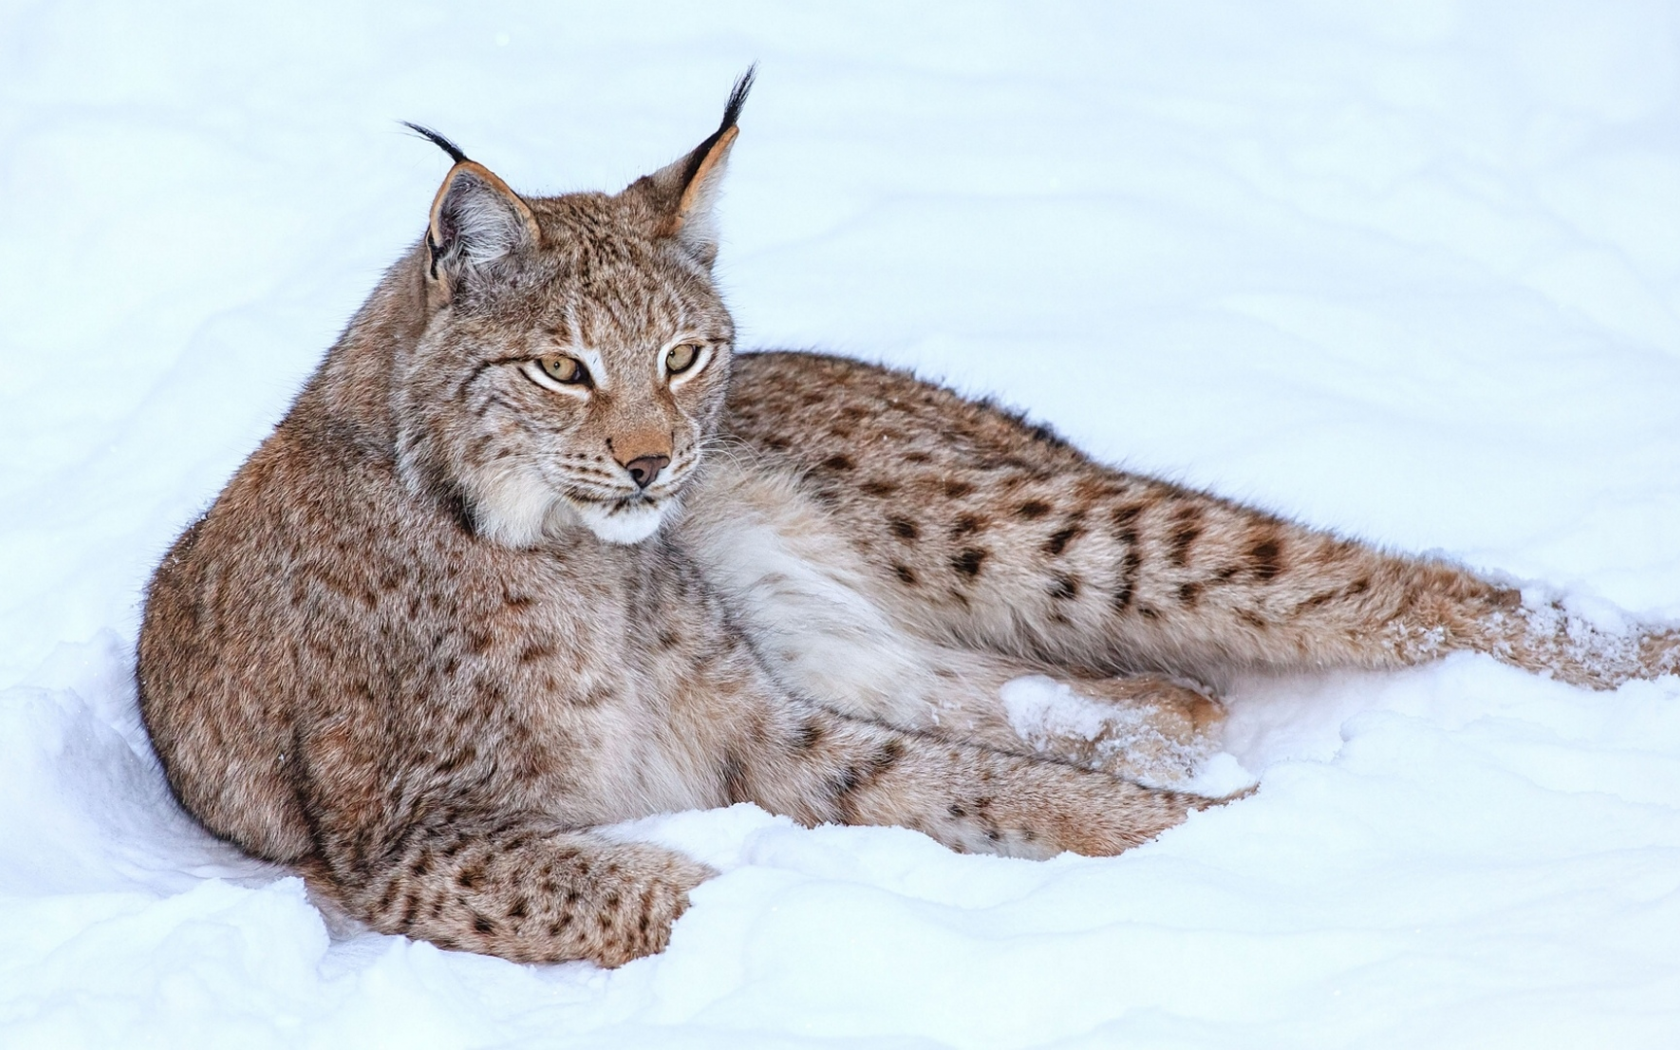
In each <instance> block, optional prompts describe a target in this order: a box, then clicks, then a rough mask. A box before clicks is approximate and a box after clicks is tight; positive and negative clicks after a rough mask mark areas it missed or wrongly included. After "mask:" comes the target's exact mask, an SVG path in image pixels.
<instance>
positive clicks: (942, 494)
mask: <svg viewBox="0 0 1680 1050" xmlns="http://www.w3.org/2000/svg"><path fill="white" fill-rule="evenodd" d="M744 97H745V84H743V85H741V86H740V87H738V89H737V92H736V94H735V95H734V96H732V99H731V103H730V106H729V109H728V112H727V114H726V116H725V119H724V122H723V124H722V125H721V126H720V127H719V129H718V130H717V131H716V132H714V133H713V135H711V136H710V137H709V138H707V139H706V140H705V141H704V142H703V143H702V144H701V145H700V146H699V147H698V148H697V149H695V150H693V151H691V152H690V153H689V154H687V155H685V156H684V157H683V158H681V159H679V160H678V161H676V162H675V163H674V164H672V165H670V166H668V167H667V168H664V169H661V170H660V171H658V172H655V173H654V174H652V175H650V176H648V177H646V178H643V179H640V180H638V181H636V182H635V183H633V184H632V185H631V186H629V187H628V188H626V189H625V190H624V191H622V192H620V193H618V194H615V195H607V194H600V193H576V194H568V195H564V196H559V197H550V198H527V197H521V196H519V195H518V194H516V193H514V192H513V191H512V190H511V189H509V188H508V187H507V186H506V185H505V184H504V183H503V182H502V181H501V180H500V179H499V178H497V177H496V176H495V175H494V174H493V173H492V172H490V171H489V170H488V169H487V168H484V167H483V166H482V165H479V164H477V163H476V162H474V161H472V160H470V159H468V158H467V156H466V154H465V153H463V152H462V151H460V150H459V149H458V148H457V147H455V146H454V145H453V144H452V143H448V142H447V140H441V142H440V144H442V145H445V146H446V148H447V150H448V151H449V152H450V154H451V160H452V161H453V162H454V166H453V167H452V168H451V170H450V172H449V175H448V176H447V178H446V179H445V180H444V183H443V185H442V187H441V188H440V189H439V191H438V194H437V196H436V198H435V199H434V201H433V206H432V210H431V214H430V217H429V221H428V223H427V229H426V232H425V234H424V236H423V237H422V238H421V239H420V240H419V242H418V243H416V244H415V245H414V247H413V248H412V249H411V250H409V251H408V252H407V253H406V254H405V255H404V256H403V257H402V258H401V259H399V260H398V262H397V263H396V265H395V266H393V267H392V268H391V270H390V271H389V272H388V273H387V274H386V275H385V278H384V279H383V280H382V281H381V282H380V284H379V286H378V287H377V288H376V289H375V290H374V292H373V294H372V296H371V297H370V298H369V299H368V301H367V303H366V304H365V305H364V306H363V307H362V309H361V310H360V311H359V312H358V313H357V315H356V316H355V318H354V319H353V320H352V322H351V323H350V325H349V327H348V329H347V330H346V332H345V333H344V335H343V336H342V337H341V338H340V340H339V341H338V342H337V344H336V345H335V346H334V347H333V348H332V349H331V351H330V352H329V353H328V354H327V357H326V359H325V360H324V361H323V363H322V364H321V366H320V368H319V369H318V370H317V371H316V372H315V374H314V375H313V376H312V377H311V379H310V380H309V382H308V384H307V385H306V386H305V388H304V390H303V391H302V393H301V394H300V395H299V397H298V399H297V401H296V402H295V404H294V405H293V406H292V409H291V411H290V412H289V413H288V414H287V416H286V418H285V419H284V420H283V421H282V422H281V423H280V425H279V426H278V427H277V428H276V429H275V431H274V433H273V434H272V435H271V436H270V437H269V438H268V439H267V440H266V441H264V442H263V444H262V446H261V447H260V448H259V449H258V450H257V451H256V452H255V453H254V454H253V455H252V456H251V458H250V459H249V460H248V461H247V462H246V463H245V464H244V466H243V467H241V468H240V470H239V472H238V473H237V474H236V475H235V477H234V478H233V479H232V481H230V482H229V483H228V485H227V487H226V488H225V489H224V490H223V492H222V493H221V495H220V496H219V497H218V499H217V500H216V502H215V504H214V505H213V506H212V507H211V509H210V510H209V512H208V513H207V514H206V515H205V516H204V517H203V519H202V520H200V521H198V522H197V523H195V524H193V525H192V526H191V527H190V528H189V529H187V530H186V532H185V533H184V534H183V535H182V536H181V538H180V539H179V540H178V541H177V542H176V544H175V546H174V547H173V549H171V550H170V552H169V553H168V555H167V556H166V557H165V558H164V560H163V563H162V564H161V565H160V566H159V568H158V570H157V573H156V575H155V576H154V578H153V580H152V583H151V586H150V587H149V589H148V593H147V598H146V607H145V616H144V624H143V627H142V631H141V636H140V646H139V669H138V676H139V686H140V698H141V710H142V713H143V715H144V717H145V720H146V724H147V726H148V728H149V730H150V732H151V735H152V740H153V742H154V743H155V745H156V748H157V751H158V754H159V756H160V757H161V758H162V760H163V763H164V767H165V769H166V770H167V772H168V776H169V781H170V784H171V786H172V787H173V789H174V791H175V793H176V795H177V797H178V798H179V799H180V800H181V802H182V803H183V804H184V805H185V806H186V808H187V809H189V810H190V811H191V812H192V813H193V814H195V815H196V816H197V817H198V819H199V820H201V821H202V822H203V823H204V824H205V826H207V827H208V828H210V829H211V830H212V831H214V832H215V833H217V834H219V835H221V836H223V837H225V838H227V839H228V840H230V841H232V842H235V843H237V844H238V845H240V846H242V847H243V848H245V849H247V850H249V851H251V852H252V853H255V854H257V855H259V856H263V857H267V858H269V859H272V860H275V861H278V862H282V863H285V864H290V865H293V866H295V867H296V868H297V869H298V870H300V871H302V872H304V873H305V875H306V876H307V877H308V878H309V879H310V881H311V883H312V885H313V886H314V887H315V888H316V889H317V890H318V891H319V892H320V893H321V894H323V895H325V896H326V897H327V898H329V899H330V900H332V901H334V902H335V903H336V904H337V905H338V906H340V907H342V908H343V909H344V910H345V911H347V912H348V913H350V914H351V915H353V916H356V917H358V918H360V919H361V920H363V921H365V922H366V923H368V924H370V925H371V926H372V927H374V928H375V929H379V930H384V931H388V932H392V933H403V934H407V935H410V936H415V937H421V938H426V939H428V940H431V941H433V942H435V943H437V944H440V945H443V946H445V947H450V948H460V949H466V950H471V951H479V952H488V953H493V954H497V955H502V956H505V957H507V958H510V959H517V960H557V959H592V960H595V961H597V962H599V963H602V964H604V965H616V964H619V963H622V962H624V961H626V960H628V959H631V958H635V957H637V956H639V955H643V954H646V953H648V952H653V951H658V950H660V948H662V947H663V946H664V945H665V943H666V941H667V939H668V937H669V935H670V928H671V923H672V922H673V920H674V919H675V918H676V917H677V916H678V915H679V914H680V913H681V911H682V910H683V908H684V907H685V906H686V903H687V900H688V891H689V890H690V889H692V888H693V887H694V886H695V885H696V884H697V883H699V882H700V881H701V880H703V879H704V878H706V877H707V875H708V874H709V873H708V871H707V870H706V869H705V868H704V867H703V866H702V865H700V864H697V863H695V862H694V861H692V860H690V859H688V858H686V857H683V856H681V855H679V854H677V853H674V852H672V851H669V850H666V849H663V848H659V847H654V846H649V845H641V844H631V843H625V842H622V841H619V840H617V839H614V838H612V837H609V836H606V835H603V834H601V833H600V831H599V829H600V828H601V827H602V826H603V825H608V824H612V823H615V822H619V821H623V820H627V819H631V818H636V817H641V816H645V815H648V814H652V813H659V812H665V811H671V810H679V809H687V808H694V807H707V806H720V805H726V804H729V803H734V802H744V801H745V802H753V803H756V804H758V805H761V806H763V807H765V808H767V809H769V810H771V811H773V812H776V813H783V814H787V815H788V816H790V817H792V818H793V819H795V820H798V821H801V822H803V823H806V824H817V823H822V822H844V823H854V824H900V825H904V826H908V827H912V828H917V829H919V830H921V831H923V832H925V833H927V834H928V835H930V836H933V837H934V838H936V839H937V840H939V841H940V842H943V843H945V844H947V845H948V846H951V847H952V848H955V849H963V850H975V851H985V852H992V853H1004V854H1010V855H1018V856H1029V857H1044V856H1049V855H1052V854H1055V853H1057V852H1060V851H1063V850H1075V851H1079V852H1084V853H1090V854H1110V853H1116V852H1119V851H1120V850H1123V849H1125V848H1127V847H1128V846H1131V845H1133V844H1135V843H1138V842H1141V841H1144V840H1146V839H1148V838H1149V837H1151V836H1153V835H1155V834H1157V833H1159V832H1160V831H1161V830H1163V829H1165V828H1167V827H1170V826H1172V825H1173V824H1175V823H1177V822H1178V821H1180V820H1182V819H1183V818H1184V816H1185V815H1186V814H1187V813H1188V812H1189V811H1191V810H1193V809H1196V808H1199V807H1202V806H1206V805H1209V804H1210V800H1207V799H1201V798H1197V797H1195V796H1191V795H1186V794H1182V793H1178V792H1174V791H1170V790H1158V789H1151V788H1148V787H1144V786H1141V785H1140V784H1139V783H1137V782H1135V780H1134V779H1129V778H1136V777H1140V776H1152V777H1157V778H1159V777H1161V776H1162V775H1163V773H1167V774H1170V773H1173V772H1182V771H1183V766H1184V763H1185V761H1186V759H1185V756H1186V755H1190V754H1193V753H1194V751H1195V747H1196V745H1197V744H1198V742H1203V741H1206V740H1208V739H1209V738H1210V736H1211V734H1212V733H1213V732H1214V731H1215V729H1216V727H1217V723H1218V719H1219V708H1218V705H1217V704H1216V703H1215V702H1214V701H1212V700H1210V699H1209V698H1208V697H1207V696H1205V695H1203V692H1202V691H1201V690H1199V689H1197V688H1194V687H1192V686H1189V685H1186V684H1185V683H1184V681H1183V680H1182V679H1181V678H1175V677H1171V676H1163V675H1149V674H1143V675H1135V676H1130V677H1127V676H1126V675H1131V674H1132V673H1133V672H1140V671H1167V672H1174V673H1177V674H1183V673H1193V674H1198V675H1201V676H1202V677H1204V678H1211V677H1213V676H1215V675H1216V674H1217V673H1218V672H1219V671H1220V670H1221V669H1230V668H1243V667H1303V666H1319V665H1326V664H1358V665H1363V666H1398V665H1402V664H1407V663H1413V662H1417V661H1419V660H1423V659H1429V658H1432V657H1434V656H1437V655H1439V654H1441V653H1444V652H1448V651H1451V650H1454V649H1461V648H1475V649H1483V650H1487V651H1490V652H1493V653H1495V654H1496V655H1498V656H1500V657H1501V658H1504V659H1508V660H1511V661H1513V662H1516V663H1518V664H1520V665H1522V666H1526V667H1530V668H1533V669H1537V670H1544V671H1548V672H1550V673H1554V674H1557V675H1559V676H1560V677H1564V678H1567V679H1569V680H1572V681H1584V682H1587V683H1589V684H1593V685H1606V684H1612V683H1613V682H1615V681H1617V680H1620V678H1622V677H1626V676H1627V675H1629V674H1639V673H1648V672H1649V671H1650V670H1651V669H1652V668H1654V667H1657V666H1659V665H1660V666H1662V667H1665V668H1666V667H1668V666H1670V664H1669V663H1662V661H1664V660H1669V659H1670V658H1669V657H1668V656H1667V655H1666V654H1667V652H1668V650H1667V649H1665V648H1664V645H1666V642H1664V641H1662V639H1661V638H1658V637H1657V636H1651V637H1650V638H1647V639H1646V640H1645V641H1643V642H1639V643H1637V644H1632V647H1631V648H1628V647H1627V646H1626V645H1624V646H1623V647H1622V648H1617V647H1616V645H1617V644H1620V643H1616V644H1612V643H1611V642H1610V641H1608V640H1606V639H1603V638H1601V637H1598V636H1590V635H1583V634H1581V632H1580V630H1579V629H1578V625H1574V624H1572V623H1569V622H1567V620H1566V618H1558V616H1561V614H1558V616H1554V619H1553V620H1547V619H1546V618H1545V615H1546V614H1547V611H1546V610H1538V611H1536V610H1525V609H1524V608H1523V607H1522V606H1521V605H1520V603H1519V602H1518V600H1517V595H1516V594H1515V593H1514V592H1512V591H1510V590H1509V589H1506V588H1502V587H1498V586H1495V585H1492V584H1489V583H1486V582H1484V581H1481V580H1479V579H1477V578H1475V577H1474V576H1471V575H1469V574H1467V573H1465V572H1463V571H1461V570H1458V569H1456V568H1453V567H1451V566H1447V565H1443V564H1439V563H1435V562H1424V561H1417V560H1412V559H1406V558H1399V557H1394V556H1391V555H1387V554H1383V553H1381V552H1378V551H1374V550H1371V549H1370V548H1368V547H1364V546H1361V545H1359V544H1355V543H1351V542H1348V541H1345V540H1341V539H1337V538H1335V537H1333V536H1329V535H1326V534H1323V533H1319V532H1314V531H1311V530H1308V529H1305V528H1303V527H1301V526H1298V525H1295V524H1292V523H1289V522H1286V521H1283V520H1280V519H1278V518H1276V517H1273V516H1270V515H1267V514H1264V513H1260V512H1257V511H1254V510H1251V509H1247V508H1243V507H1239V506H1236V505H1234V504H1231V503H1229V502H1226V501H1223V500H1219V499H1217V498H1214V497H1211V496H1207V495H1204V494H1201V493H1196V492H1191V491H1187V490H1184V489H1181V488H1177V487H1174V486H1170V485H1166V484H1164V483H1161V482H1158V481H1153V480H1150V479H1146V478H1138V477H1134V476H1130V475H1126V474H1121V473H1117V472H1114V471H1112V470H1109V469H1107V468H1104V467H1102V466H1100V465H1098V464H1094V463H1092V462H1091V461H1090V460H1089V459H1088V458H1086V457H1085V456H1083V455H1082V454H1080V453H1079V452H1078V451H1077V450H1075V449H1073V448H1071V447H1070V446H1068V445H1067V444H1066V443H1065V442H1063V441H1061V440H1060V439H1059V438H1057V437H1056V436H1055V435H1054V434H1053V433H1051V432H1049V431H1048V430H1046V429H1045V428H1042V427H1037V426H1033V425H1031V424H1028V423H1026V422H1024V421H1022V420H1021V419H1019V418H1017V417H1014V416H1012V415H1010V414H1008V413H1005V412H1002V411H999V410H998V409H996V408H994V407H992V406H990V405H987V404H984V403H975V402H970V401H965V400H962V399H961V398H958V397H957V396H955V395H953V394H951V393H949V392H947V391H944V390H941V389H939V388H937V387H934V386H930V385H928V384H925V383H921V382H919V381H917V380H915V379H914V378H912V377H910V376H908V375H905V374H903V373H899V372H893V371H889V370H885V369H880V368H874V367H871V366H866V365H862V364H858V363H855V362H850V361H844V360H839V359H835V358H827V357H821V356H815V355H809V354H792V353H767V354H752V355H742V356H740V357H736V356H735V355H734V352H733V351H734V348H733V341H734V330H733V326H732V322H731V320H730V316H729V313H728V311H727V310H726V309H725V308H724V305H723V303H722V302H721V300H720V299H719V297H718V295H717V292H716V289H715V288H714V286H713V283H712V280H711V265H712V261H713V258H714V257H715V254H716V250H717V245H716V237H715V231H714V229H713V226H712V211H711V208H712V203H713V201H714V200H715V198H716V196H717V187H718V184H719V180H720V179H721V176H722V172H723V169H724V164H725V161H726V158H727V155H728V152H729V149H730V147H731V146H732V144H733V142H734V141H735V138H736V135H737V128H736V124H735V120H736V116H737V114H738V113H739V110H740V104H741V102H742V100H743V99H744ZM440 139H441V137H434V141H437V140H440ZM1553 612H1555V610H1554V611H1553ZM1572 632H1573V633H1572ZM1641 646H1644V648H1643V649H1641ZM1618 661H1620V662H1618ZM1025 674H1048V675H1051V676H1053V677H1056V678H1058V679H1060V680H1061V681H1062V682H1064V683H1068V684H1069V685H1071V686H1073V687H1074V688H1075V689H1076V690H1077V691H1078V692H1079V693H1080V694H1082V695H1084V696H1085V697H1087V698H1088V699H1090V700H1091V701H1092V702H1094V703H1099V704H1106V705H1109V707H1108V708H1104V710H1112V711H1113V712H1114V720H1113V723H1112V726H1111V727H1110V728H1111V729H1112V730H1113V732H1112V733H1111V732H1109V730H1104V731H1103V732H1101V733H1097V734H1095V735H1093V734H1090V733H1086V734H1083V735H1080V736H1077V737H1068V738H1066V739H1057V738H1055V737H1054V735H1053V734H1052V735H1051V736H1046V737H1043V738H1040V737H1037V736H1034V737H1033V738H1032V739H1028V738H1026V737H1023V735H1022V731H1021V730H1020V727H1018V726H1017V725H1015V724H1014V723H1013V722H1012V721H1011V719H1010V717H1009V715H1008V712H1007V711H1006V710H1005V705H1004V703H1003V702H1002V700H1001V699H1000V689H1001V688H1002V687H1003V686H1004V685H1005V683H1007V682H1009V681H1010V680H1011V679H1013V678H1016V677H1019V676H1021V675H1025ZM1138 725H1143V726H1145V727H1146V728H1147V729H1148V732H1146V733H1132V735H1130V736H1124V737H1123V736H1122V735H1121V730H1122V728H1124V727H1127V726H1130V727H1133V728H1136V727H1137V726H1138ZM1128 732H1130V730H1128ZM1117 741H1118V742H1119V743H1123V744H1125V746H1109V745H1111V744H1115V743H1116V742H1117Z"/></svg>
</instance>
